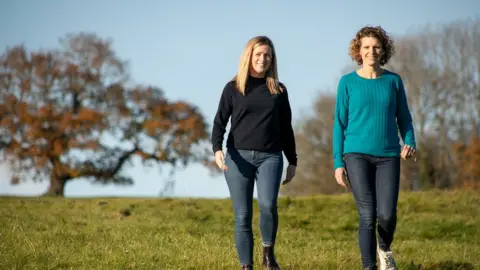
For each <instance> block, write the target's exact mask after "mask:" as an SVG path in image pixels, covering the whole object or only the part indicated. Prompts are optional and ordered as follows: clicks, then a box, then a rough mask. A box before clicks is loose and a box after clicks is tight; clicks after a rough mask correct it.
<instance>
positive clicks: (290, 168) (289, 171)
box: [282, 164, 297, 185]
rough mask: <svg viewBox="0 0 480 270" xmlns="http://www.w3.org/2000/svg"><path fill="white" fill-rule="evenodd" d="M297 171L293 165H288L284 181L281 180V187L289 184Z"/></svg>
mask: <svg viewBox="0 0 480 270" xmlns="http://www.w3.org/2000/svg"><path fill="white" fill-rule="evenodd" d="M296 171H297V167H296V166H294V165H291V164H290V165H288V167H287V175H286V177H285V180H283V183H282V185H285V184H288V183H290V181H292V179H293V177H295V172H296Z"/></svg>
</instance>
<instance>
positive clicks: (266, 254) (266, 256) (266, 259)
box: [263, 246, 280, 270]
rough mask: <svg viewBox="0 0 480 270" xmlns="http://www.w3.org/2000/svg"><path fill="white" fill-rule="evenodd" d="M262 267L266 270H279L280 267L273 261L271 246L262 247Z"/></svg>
mask: <svg viewBox="0 0 480 270" xmlns="http://www.w3.org/2000/svg"><path fill="white" fill-rule="evenodd" d="M263 267H264V268H265V269H268V270H280V266H279V265H278V263H277V261H276V259H275V254H274V252H273V246H269V247H263Z"/></svg>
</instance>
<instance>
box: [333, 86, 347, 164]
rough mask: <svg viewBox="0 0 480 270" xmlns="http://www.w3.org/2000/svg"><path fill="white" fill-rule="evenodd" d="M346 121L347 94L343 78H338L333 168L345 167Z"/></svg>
mask: <svg viewBox="0 0 480 270" xmlns="http://www.w3.org/2000/svg"><path fill="white" fill-rule="evenodd" d="M347 122H348V95H347V86H346V83H345V79H344V78H342V79H340V82H339V83H338V88H337V98H336V104H335V119H334V125H333V164H334V169H337V168H340V167H345V164H344V161H343V147H344V145H343V143H344V140H345V133H344V132H345V129H346V127H347Z"/></svg>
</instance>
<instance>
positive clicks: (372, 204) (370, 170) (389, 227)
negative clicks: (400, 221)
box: [343, 153, 400, 269]
mask: <svg viewBox="0 0 480 270" xmlns="http://www.w3.org/2000/svg"><path fill="white" fill-rule="evenodd" d="M343 158H344V160H345V169H346V171H347V175H348V181H349V184H350V186H351V189H352V193H353V197H354V200H355V203H356V205H357V211H358V214H359V230H358V242H359V243H358V244H359V247H360V255H361V257H362V265H363V268H368V267H371V269H376V258H377V257H376V248H377V241H376V232H375V229H376V228H375V227H376V226H375V225H376V223H377V219H378V228H377V230H378V245H379V247H380V248H381V249H382V250H389V249H390V245H391V244H392V241H393V235H394V232H395V228H396V224H397V202H398V192H399V185H400V158H399V157H375V156H371V155H365V154H357V153H348V154H345V155H344V157H343Z"/></svg>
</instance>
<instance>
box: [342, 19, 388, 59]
mask: <svg viewBox="0 0 480 270" xmlns="http://www.w3.org/2000/svg"><path fill="white" fill-rule="evenodd" d="M364 37H373V38H376V39H378V41H379V42H380V43H381V44H382V49H383V55H382V57H381V59H380V65H382V66H383V65H385V64H387V63H388V61H389V60H390V58H391V57H392V55H393V54H394V53H395V48H394V45H393V40H392V39H391V38H390V36H389V35H388V34H387V32H385V30H384V29H383V28H382V27H380V26H365V27H363V28H362V29H360V30H359V31H358V32H357V34H356V35H355V38H353V39H352V41H350V46H349V49H348V54H349V55H350V57H352V59H353V61H355V62H357V63H358V64H359V65H361V64H362V63H363V61H362V56H361V55H360V46H361V45H362V38H364Z"/></svg>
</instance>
